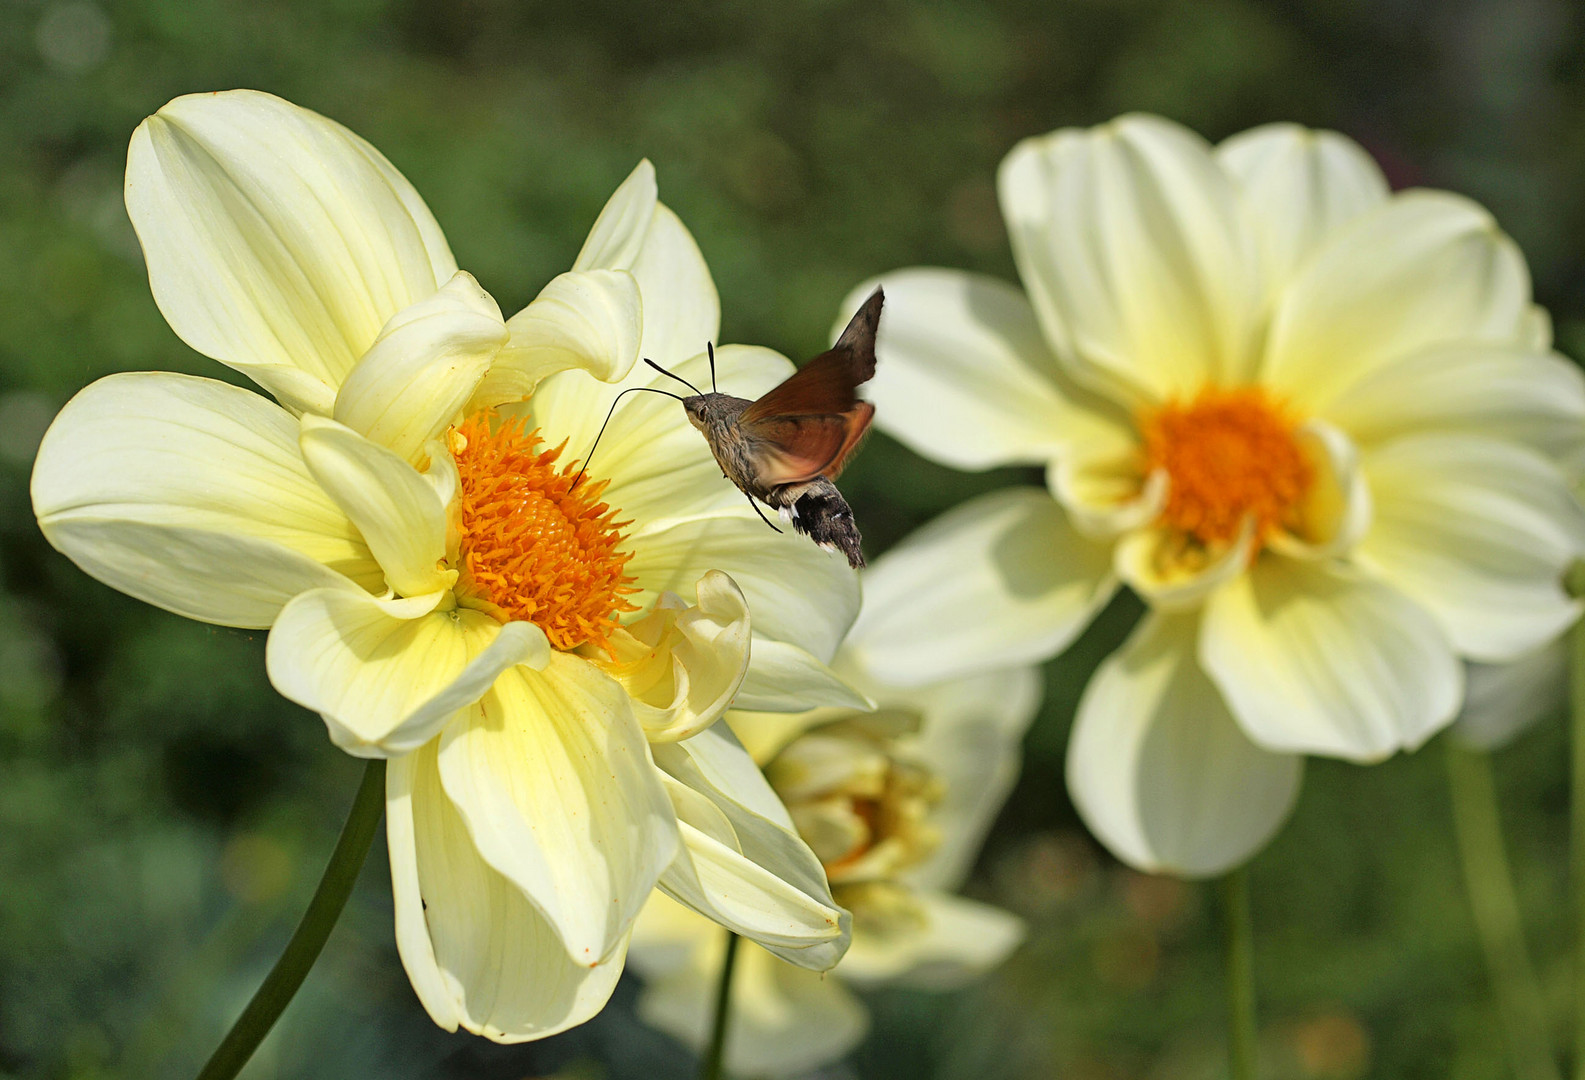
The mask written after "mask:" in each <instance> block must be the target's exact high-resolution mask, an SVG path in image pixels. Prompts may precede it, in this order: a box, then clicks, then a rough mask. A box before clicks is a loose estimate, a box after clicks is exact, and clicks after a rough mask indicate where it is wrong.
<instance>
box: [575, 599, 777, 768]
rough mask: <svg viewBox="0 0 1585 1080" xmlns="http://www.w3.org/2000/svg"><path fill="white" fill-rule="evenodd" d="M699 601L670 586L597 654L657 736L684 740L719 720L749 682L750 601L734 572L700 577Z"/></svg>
mask: <svg viewBox="0 0 1585 1080" xmlns="http://www.w3.org/2000/svg"><path fill="white" fill-rule="evenodd" d="M695 594H696V595H697V597H698V603H697V604H695V605H694V606H692V607H689V606H688V605H687V604H685V603H684V602H683V601H682V600H681V599H680V598H679V597H678V596H677V595H676V594H674V593H665V594H662V596H661V598H660V601H659V603H657V604H656V605H655V608H654V610H652V611H651V612H650V614H648V615H646V616H645V617H644V618H642V619H640V620H638V621H637V622H634V623H630V624H629V625H628V626H627V627H626V629H625V630H624V631H620V632H618V634H617V635H616V636H614V637H613V638H612V640H611V642H610V648H611V650H612V652H614V653H615V656H614V658H608V657H606V656H605V655H604V654H603V653H600V652H599V651H598V650H595V651H593V652H591V654H590V658H591V660H593V662H594V663H596V664H598V665H599V667H600V668H601V669H602V670H604V671H605V672H606V673H607V674H608V675H610V676H611V677H612V678H614V679H616V681H617V682H619V683H621V684H622V686H623V688H625V689H626V690H627V692H628V696H629V697H630V698H632V707H633V714H634V715H635V716H636V717H638V722H639V726H640V727H642V728H643V729H644V736H645V737H646V738H647V739H649V741H650V742H651V743H655V742H676V741H677V740H678V739H686V738H689V737H690V736H692V735H697V734H698V733H699V732H700V731H703V730H704V729H705V728H707V727H709V726H710V725H711V724H713V723H715V721H716V719H717V718H718V717H719V716H720V715H721V714H722V713H724V712H725V711H726V709H727V706H728V705H730V704H732V698H733V696H734V695H736V694H737V692H738V688H739V687H740V686H742V685H743V676H744V674H746V673H747V671H748V662H749V615H748V601H746V600H745V599H744V598H743V590H741V589H739V588H738V587H737V584H736V583H735V582H733V580H732V579H731V578H730V577H728V576H727V575H726V574H723V573H721V572H720V571H719V570H712V571H710V572H709V573H708V574H706V575H705V576H704V577H703V578H701V579H700V580H699V584H698V586H697V587H696V590H695Z"/></svg>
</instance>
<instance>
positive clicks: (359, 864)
mask: <svg viewBox="0 0 1585 1080" xmlns="http://www.w3.org/2000/svg"><path fill="white" fill-rule="evenodd" d="M384 811H385V762H384V760H383V759H380V758H376V759H374V760H372V761H370V762H369V765H368V768H366V769H365V770H364V772H363V783H362V784H361V785H359V787H358V795H357V798H355V799H354V800H353V802H352V811H351V813H349V814H348V815H347V823H346V824H345V825H343V826H342V827H341V838H340V839H339V840H337V841H336V850H335V851H333V852H331V854H330V863H329V865H327V866H326V867H325V875H324V877H322V878H320V879H319V888H317V889H315V890H314V898H313V899H312V900H310V901H309V902H308V910H307V911H305V912H303V918H302V921H301V922H299V923H298V924H297V929H296V930H294V931H293V932H292V940H290V941H288V942H287V943H286V949H285V951H284V952H282V953H281V958H280V959H279V960H277V961H275V966H274V967H273V968H271V969H270V973H269V974H268V975H266V976H265V977H264V985H262V986H260V987H259V989H258V992H257V993H255V994H254V995H253V1000H252V1001H250V1002H248V1007H247V1008H246V1009H243V1010H242V1015H241V1016H239V1017H238V1018H237V1022H236V1023H235V1024H232V1025H231V1030H230V1031H228V1032H226V1037H225V1038H224V1039H223V1040H221V1043H220V1046H219V1047H218V1048H217V1049H216V1050H215V1052H214V1054H213V1055H212V1056H211V1057H210V1059H209V1062H208V1064H206V1065H205V1066H204V1067H203V1071H201V1072H200V1073H199V1074H198V1080H231V1078H232V1077H234V1076H236V1075H237V1073H239V1072H241V1071H242V1066H244V1065H246V1064H247V1063H248V1059H249V1058H250V1057H252V1056H253V1051H255V1050H257V1049H258V1048H259V1043H261V1042H263V1041H264V1036H266V1035H268V1034H269V1033H270V1028H272V1027H274V1026H275V1021H276V1020H278V1019H280V1016H281V1013H282V1012H284V1011H285V1010H286V1006H287V1005H288V1004H290V1003H291V1000H292V998H293V997H294V996H295V995H296V993H297V989H298V987H300V986H302V985H303V979H304V978H305V977H307V975H308V970H309V968H311V967H313V966H314V961H315V960H317V959H319V952H320V950H321V949H323V948H324V947H325V939H326V938H328V937H330V931H331V930H332V929H333V928H334V927H335V925H336V920H337V919H339V918H340V917H341V909H342V908H344V907H346V905H347V897H348V896H350V895H352V886H353V884H354V883H355V882H357V880H358V871H360V870H362V869H363V860H364V857H365V856H367V855H368V854H369V845H370V844H372V843H373V842H374V833H375V830H376V829H378V827H379V824H380V815H381V814H382V813H384Z"/></svg>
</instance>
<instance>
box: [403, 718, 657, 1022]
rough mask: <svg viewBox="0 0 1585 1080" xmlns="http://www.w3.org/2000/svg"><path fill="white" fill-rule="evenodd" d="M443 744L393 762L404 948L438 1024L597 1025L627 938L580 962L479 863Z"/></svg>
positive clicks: (417, 985) (520, 895)
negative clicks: (445, 782) (447, 775)
mask: <svg viewBox="0 0 1585 1080" xmlns="http://www.w3.org/2000/svg"><path fill="white" fill-rule="evenodd" d="M435 754H436V750H435V745H434V744H433V743H431V744H429V745H427V746H424V747H422V748H420V749H419V750H418V751H417V752H415V753H412V754H408V755H406V756H404V757H400V758H397V759H396V760H394V761H392V762H391V763H390V764H389V765H388V766H387V773H386V781H385V787H386V803H385V830H386V837H387V840H388V843H389V845H390V857H391V894H392V898H393V899H394V900H395V906H396V945H397V950H398V952H399V953H400V954H401V957H402V965H403V966H404V967H405V968H406V969H407V974H408V977H409V978H410V979H411V980H412V983H413V989H414V990H416V991H417V992H418V998H419V1000H420V1001H422V1002H423V1004H424V1008H425V1009H426V1010H427V1011H428V1012H429V1015H430V1016H431V1017H432V1018H433V1019H434V1021H435V1023H437V1024H439V1025H440V1026H441V1027H443V1028H445V1029H446V1030H447V1031H455V1030H457V1028H458V1027H459V1026H460V1027H463V1028H465V1029H466V1030H468V1031H471V1032H474V1033H475V1034H478V1035H483V1036H485V1037H486V1038H489V1039H494V1040H495V1041H496V1042H523V1041H526V1040H529V1039H542V1038H544V1037H546V1036H547V1035H554V1034H555V1033H556V1032H558V1031H565V1030H566V1029H567V1028H570V1027H575V1026H576V1025H578V1024H581V1023H583V1022H584V1021H586V1020H588V1019H590V1018H592V1017H593V1016H594V1015H595V1014H596V1013H598V1012H599V1011H600V1010H601V1009H602V1008H604V1006H605V1003H606V1001H607V1000H608V999H609V998H610V996H611V991H612V989H614V988H615V986H616V981H617V978H618V977H619V976H620V975H621V973H622V962H623V959H624V954H625V952H626V948H625V946H626V940H625V939H624V940H623V941H622V942H621V943H620V944H619V946H618V947H617V948H616V949H615V950H613V951H612V953H611V954H610V956H608V957H607V958H606V959H604V960H602V961H600V962H598V963H595V964H586V963H579V962H576V961H574V960H573V959H571V958H570V957H569V956H568V955H567V952H566V950H565V949H564V948H562V945H561V941H560V939H559V936H558V934H557V932H556V930H555V928H554V927H553V926H551V924H550V923H548V922H547V921H546V920H545V917H544V916H543V915H541V914H540V912H539V911H538V910H537V909H536V908H535V907H534V905H533V904H531V903H530V902H529V901H528V899H527V898H526V897H525V896H524V895H523V893H522V892H521V890H519V889H518V888H517V887H516V886H515V885H513V884H512V883H511V882H510V881H508V880H507V879H506V878H504V877H502V876H501V875H500V874H499V873H497V872H496V871H494V870H492V869H491V868H490V867H489V865H488V864H486V863H485V862H484V861H483V860H482V859H480V858H479V854H478V852H477V851H476V850H475V849H474V846H473V842H472V839H471V837H470V836H469V834H468V829H467V826H466V825H465V824H464V823H463V820H462V817H461V815H459V814H458V813H457V810H456V807H454V806H453V805H452V803H451V800H450V799H448V798H447V796H446V793H445V791H444V790H442V786H441V782H440V771H439V768H438V766H437V764H436V760H435Z"/></svg>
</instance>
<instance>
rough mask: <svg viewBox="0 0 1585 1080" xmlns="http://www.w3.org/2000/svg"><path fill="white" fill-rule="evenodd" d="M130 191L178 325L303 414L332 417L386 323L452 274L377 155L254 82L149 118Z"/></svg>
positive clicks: (135, 144) (157, 282)
mask: <svg viewBox="0 0 1585 1080" xmlns="http://www.w3.org/2000/svg"><path fill="white" fill-rule="evenodd" d="M126 200H127V212H128V213H129V214H130V215H131V217H132V224H133V227H134V228H136V230H137V233H138V239H139V241H140V242H141V243H142V245H143V254H144V258H145V259H146V260H147V261H148V266H149V285H150V287H151V288H152V289H153V291H154V299H155V302H156V303H157V304H159V307H160V311H161V312H162V313H163V314H164V315H165V318H166V321H167V322H169V323H170V324H171V327H172V329H174V330H175V331H176V332H177V334H179V335H180V336H181V338H182V340H184V341H186V342H187V343H188V344H189V345H191V346H192V347H193V348H195V349H197V350H198V351H199V352H201V353H204V354H205V355H206V356H211V357H214V358H215V359H216V360H219V361H220V362H222V363H224V364H227V365H229V366H231V367H234V368H236V369H237V370H238V371H242V372H245V373H246V374H248V375H249V376H250V377H252V378H254V379H256V380H257V381H258V382H259V383H260V385H262V386H263V387H264V388H265V389H267V390H269V391H271V392H272V393H275V394H276V395H277V396H279V397H280V398H281V400H282V402H283V403H284V404H286V405H288V406H289V407H291V408H293V409H296V410H305V409H306V410H312V411H315V412H320V413H325V414H328V413H329V412H330V409H331V405H332V402H333V401H334V398H335V393H336V388H337V387H338V386H340V384H341V380H342V379H343V378H344V377H345V376H346V374H347V372H349V371H351V370H352V366H353V364H354V363H356V362H357V359H358V357H360V356H362V355H363V353H364V351H365V350H367V349H368V347H369V346H370V345H371V344H373V342H374V339H375V337H376V336H377V335H378V334H379V332H380V327H381V326H383V325H384V324H385V322H386V320H388V319H389V318H390V317H391V316H393V315H395V314H396V313H397V312H399V311H401V310H402V309H403V308H406V307H408V306H409V305H410V304H413V303H414V302H416V301H418V300H422V299H424V298H426V297H428V296H429V295H430V294H432V293H433V292H434V291H435V290H436V289H437V288H439V287H440V285H441V284H442V283H443V282H445V281H447V280H448V279H449V278H450V277H451V276H452V274H454V273H456V270H457V264H456V261H455V260H454V259H453V258H452V255H451V251H450V249H449V248H448V247H447V246H446V239H445V236H444V235H443V234H442V233H441V231H440V227H439V226H438V225H437V224H436V223H435V220H434V218H433V217H432V216H431V215H430V213H429V209H428V208H427V207H426V206H425V205H424V202H423V200H422V199H420V198H419V196H418V193H417V192H415V191H414V190H413V188H412V185H410V184H409V183H408V182H407V181H406V180H405V179H404V178H403V177H402V175H401V173H399V172H397V171H396V169H395V168H393V167H392V165H391V163H390V162H388V161H386V160H385V158H384V157H382V156H381V155H380V153H379V151H377V150H375V149H374V148H373V147H372V146H370V145H369V144H368V143H366V142H364V141H363V140H362V139H360V138H358V136H356V135H354V134H353V133H352V132H350V131H348V130H347V129H346V128H344V127H342V126H341V125H340V124H337V123H334V122H333V121H330V120H327V119H325V118H324V117H322V116H320V115H318V114H317V113H313V112H309V111H308V110H307V109H300V108H298V107H297V106H295V105H292V104H291V103H289V102H286V101H282V100H281V99H280V98H277V97H272V96H271V95H269V94H261V93H258V92H257V91H252V90H233V91H228V92H226V93H219V94H191V95H188V96H186V97H179V98H176V99H175V100H173V101H171V102H170V103H169V104H167V105H166V106H165V107H164V108H162V109H161V110H160V111H159V112H157V113H155V114H154V115H153V116H151V117H149V118H148V119H147V120H145V121H144V122H143V123H142V124H141V125H139V126H138V129H137V131H135V132H134V133H133V135H132V145H131V148H130V150H129V151H128V154H127V182H126Z"/></svg>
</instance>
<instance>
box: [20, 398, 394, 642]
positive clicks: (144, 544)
mask: <svg viewBox="0 0 1585 1080" xmlns="http://www.w3.org/2000/svg"><path fill="white" fill-rule="evenodd" d="M296 444H297V421H296V420H295V419H294V418H293V417H292V416H291V415H290V414H289V413H287V412H286V411H285V410H284V409H282V408H281V407H280V406H278V405H276V404H274V403H273V402H271V401H269V400H267V399H266V398H264V397H262V396H261V395H259V394H256V393H253V392H251V391H248V390H244V389H242V388H241V387H236V386H230V385H228V384H226V383H221V382H216V381H214V380H211V379H196V378H192V377H191V376H187V375H168V374H144V373H137V374H126V375H112V376H110V377H108V378H105V379H101V380H99V381H98V382H96V383H94V384H92V385H91V386H89V387H87V388H86V389H84V390H83V391H81V392H80V393H79V394H78V395H77V396H76V397H74V398H73V399H72V400H71V401H70V402H68V403H67V405H66V407H65V408H64V409H62V410H61V412H60V415H58V416H57V417H56V418H55V422H54V423H53V424H51V425H50V429H49V431H48V432H47V433H46V434H45V436H44V440H43V442H42V443H41V444H40V445H39V451H38V457H37V459H36V460H35V462H34V467H33V480H32V496H33V510H34V513H36V514H37V515H38V519H39V527H40V528H41V529H42V530H43V531H44V535H45V537H46V538H48V540H49V541H50V543H51V544H53V545H54V546H55V547H56V548H57V549H58V550H59V551H61V552H62V553H63V554H64V555H66V556H67V557H68V558H70V559H71V560H72V561H73V562H75V563H76V564H77V565H78V566H80V567H82V569H83V570H84V571H86V572H87V573H89V574H91V575H93V576H94V577H96V578H98V579H99V580H101V581H103V582H105V583H106V584H108V585H110V586H112V587H113V588H117V589H120V590H121V591H122V592H125V593H129V594H130V595H132V596H136V597H137V598H138V599H140V600H144V601H147V602H148V603H151V604H155V605H157V606H159V607H162V608H165V609H166V610H167V611H174V612H176V613H177V614H178V615H185V616H187V617H188V618H191V619H200V620H203V621H204V622H214V623H221V624H223V625H228V626H249V627H266V626H269V625H270V624H271V623H272V622H274V621H275V617H276V615H277V614H278V613H279V612H280V610H281V606H282V605H283V604H285V603H286V602H287V601H288V600H290V599H291V598H292V597H293V596H296V595H297V594H299V593H301V592H304V591H306V590H309V589H316V588H323V587H326V586H333V585H336V584H338V583H342V582H345V581H346V580H347V579H351V580H353V581H355V582H356V583H358V584H360V585H362V586H364V587H366V588H374V589H378V588H380V587H381V585H380V581H381V573H380V570H379V566H378V564H376V563H375V561H374V559H373V557H372V555H371V554H370V552H369V549H368V547H367V546H366V545H365V543H364V542H363V538H362V537H361V536H360V535H359V534H358V531H357V529H355V528H354V527H353V525H352V522H351V521H350V520H348V518H347V515H346V514H345V513H343V512H342V511H341V509H340V508H339V507H337V506H336V504H335V503H333V502H332V501H331V500H330V499H329V498H327V497H326V495H325V493H324V492H323V491H322V490H321V489H320V487H319V485H318V484H317V483H315V481H314V478H313V477H312V476H311V475H310V474H309V472H308V469H307V468H306V467H305V465H304V464H303V459H302V456H301V454H300V452H299V451H298V448H297V445H296ZM343 575H345V577H344V576H343Z"/></svg>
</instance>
